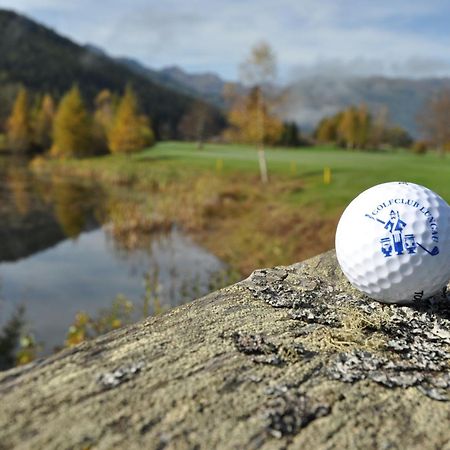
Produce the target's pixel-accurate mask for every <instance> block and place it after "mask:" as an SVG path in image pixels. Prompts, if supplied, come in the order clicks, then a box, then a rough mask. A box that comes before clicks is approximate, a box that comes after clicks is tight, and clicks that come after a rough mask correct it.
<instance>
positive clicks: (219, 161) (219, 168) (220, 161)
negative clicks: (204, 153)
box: [216, 159, 223, 173]
mask: <svg viewBox="0 0 450 450" xmlns="http://www.w3.org/2000/svg"><path fill="white" fill-rule="evenodd" d="M222 169H223V159H216V172H217V173H222Z"/></svg>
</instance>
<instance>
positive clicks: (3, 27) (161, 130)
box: [0, 10, 219, 137]
mask: <svg viewBox="0 0 450 450" xmlns="http://www.w3.org/2000/svg"><path fill="white" fill-rule="evenodd" d="M73 83H77V84H78V86H79V87H80V90H81V91H82V93H83V95H84V96H85V98H86V99H87V100H89V101H90V102H92V101H93V99H94V98H95V96H96V95H97V93H98V92H99V91H100V90H101V89H109V90H111V91H114V92H122V91H123V89H124V87H125V86H126V84H128V83H129V84H131V85H132V86H133V88H134V90H135V91H136V94H137V96H138V98H139V100H140V103H141V107H142V109H143V110H144V112H145V113H146V114H148V115H150V117H151V118H152V120H153V124H154V127H155V129H156V131H157V134H158V135H159V136H160V137H173V136H175V135H176V130H177V125H178V123H179V122H180V120H181V118H182V117H183V115H184V114H186V113H187V112H188V111H189V110H190V109H191V108H192V107H193V105H194V103H195V102H196V101H198V99H194V98H193V97H192V96H189V95H187V94H186V93H183V92H180V90H173V89H170V88H169V87H168V86H167V85H161V84H159V83H157V82H155V81H153V80H152V79H150V78H149V77H148V76H146V75H145V74H142V73H138V72H137V71H136V70H131V69H130V68H129V67H126V66H125V65H124V64H122V63H120V62H118V61H116V60H114V59H112V58H110V57H108V56H107V55H106V54H105V53H104V52H103V51H102V50H100V49H98V48H96V47H93V46H84V47H83V46H80V45H78V44H76V43H74V42H72V41H71V40H69V39H67V38H65V37H62V36H60V35H59V34H57V33H56V32H54V31H53V30H51V29H49V28H47V27H44V26H42V25H40V24H38V23H36V22H34V21H32V20H30V19H28V18H26V17H24V16H22V15H19V14H17V13H15V12H12V11H8V10H0V104H1V105H2V107H3V110H2V109H1V107H0V120H2V119H4V118H5V115H6V114H7V111H6V107H5V105H10V104H11V100H12V97H13V96H14V95H15V92H16V90H17V86H18V85H19V84H23V85H25V86H26V87H27V88H29V89H30V90H31V91H32V92H36V93H41V92H50V93H51V94H53V95H54V96H55V97H56V98H59V97H60V96H61V95H62V93H64V92H65V91H67V90H68V89H69V88H70V87H71V85H72V84H73ZM8 108H9V106H8ZM210 109H211V112H212V114H215V115H219V114H218V111H217V110H214V108H212V107H211V108H210Z"/></svg>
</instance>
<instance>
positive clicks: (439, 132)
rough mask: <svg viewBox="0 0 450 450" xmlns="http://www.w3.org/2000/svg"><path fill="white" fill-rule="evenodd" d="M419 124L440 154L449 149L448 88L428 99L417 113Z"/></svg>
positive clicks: (449, 97) (449, 90)
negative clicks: (420, 111) (419, 112)
mask: <svg viewBox="0 0 450 450" xmlns="http://www.w3.org/2000/svg"><path fill="white" fill-rule="evenodd" d="M419 124H420V126H421V128H422V130H423V132H424V134H425V136H426V138H427V139H428V140H429V141H430V142H432V143H433V144H434V145H435V146H436V147H437V148H438V150H439V152H440V153H441V155H442V156H443V155H444V153H445V151H446V150H450V89H444V90H442V91H440V92H439V93H437V94H436V95H435V96H434V97H433V98H431V99H430V100H429V101H428V103H427V104H426V105H425V108H424V111H423V112H422V113H421V114H420V115H419Z"/></svg>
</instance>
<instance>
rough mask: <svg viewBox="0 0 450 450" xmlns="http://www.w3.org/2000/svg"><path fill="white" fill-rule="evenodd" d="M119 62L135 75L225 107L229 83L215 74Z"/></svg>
mask: <svg viewBox="0 0 450 450" xmlns="http://www.w3.org/2000/svg"><path fill="white" fill-rule="evenodd" d="M117 61H118V62H120V63H122V64H124V65H125V66H126V67H128V68H129V69H130V70H132V71H134V72H135V73H137V74H139V75H143V76H145V77H147V78H148V79H150V80H152V81H155V82H157V83H159V84H162V85H164V86H166V87H168V88H170V89H174V90H177V91H179V92H182V93H184V94H187V95H191V96H195V97H197V98H200V99H203V100H205V101H207V102H209V103H211V104H213V105H216V106H217V107H221V108H222V107H223V106H224V100H223V96H222V94H223V90H224V87H225V85H226V84H228V82H227V81H225V80H223V79H222V78H220V77H219V76H218V75H216V74H214V73H211V72H206V73H198V74H191V73H188V72H186V71H184V70H183V69H181V68H180V67H178V66H171V67H165V68H163V69H161V70H154V69H150V68H148V67H146V66H144V65H143V64H141V63H140V62H139V61H136V60H135V59H131V58H117ZM235 86H236V87H237V88H238V89H239V90H242V89H243V87H242V86H241V85H240V84H239V83H235Z"/></svg>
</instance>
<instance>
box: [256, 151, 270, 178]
mask: <svg viewBox="0 0 450 450" xmlns="http://www.w3.org/2000/svg"><path fill="white" fill-rule="evenodd" d="M258 161H259V173H260V175H261V181H262V182H263V184H267V183H268V182H269V175H268V173H267V162H266V152H265V151H264V147H262V148H259V149H258Z"/></svg>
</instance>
